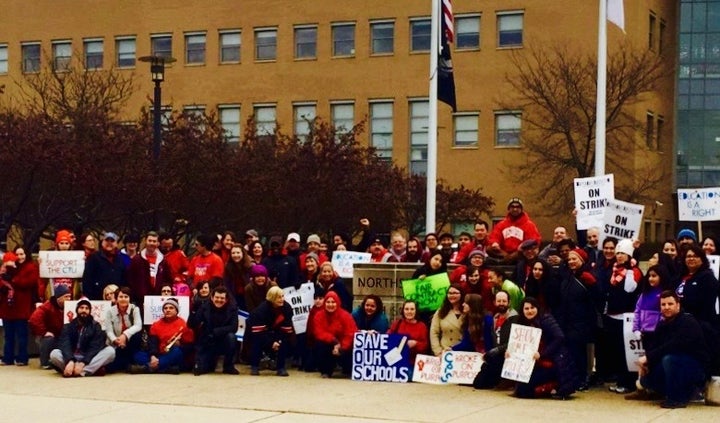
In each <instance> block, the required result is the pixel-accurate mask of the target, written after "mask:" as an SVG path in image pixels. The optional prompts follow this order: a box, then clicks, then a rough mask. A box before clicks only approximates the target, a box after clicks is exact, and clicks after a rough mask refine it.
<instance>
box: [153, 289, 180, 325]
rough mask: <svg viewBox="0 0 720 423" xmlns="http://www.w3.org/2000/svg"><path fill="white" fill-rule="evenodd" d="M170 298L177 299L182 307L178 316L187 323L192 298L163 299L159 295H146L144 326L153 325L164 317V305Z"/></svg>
mask: <svg viewBox="0 0 720 423" xmlns="http://www.w3.org/2000/svg"><path fill="white" fill-rule="evenodd" d="M168 298H175V299H176V300H177V302H178V304H179V305H180V310H179V311H178V316H180V317H182V318H183V320H185V322H187V320H188V316H190V297H161V296H159V295H146V296H145V299H144V300H143V306H144V310H143V324H146V325H152V324H153V323H155V322H156V321H157V320H158V319H160V318H162V317H163V311H162V308H163V303H165V300H167V299H168Z"/></svg>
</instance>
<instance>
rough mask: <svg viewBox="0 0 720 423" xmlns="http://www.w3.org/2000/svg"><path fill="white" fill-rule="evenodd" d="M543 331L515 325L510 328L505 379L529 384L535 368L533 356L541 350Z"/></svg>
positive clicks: (503, 375)
mask: <svg viewBox="0 0 720 423" xmlns="http://www.w3.org/2000/svg"><path fill="white" fill-rule="evenodd" d="M541 336H542V329H540V328H534V327H532V326H524V325H518V324H516V323H513V324H512V326H510V341H509V342H508V348H507V353H508V354H509V356H506V358H505V363H504V364H503V368H502V373H501V376H502V377H503V378H505V379H510V380H516V381H518V382H523V383H528V382H529V381H530V375H531V374H532V371H533V368H534V367H535V360H534V359H533V355H534V354H535V353H536V352H538V349H539V348H540V337H541Z"/></svg>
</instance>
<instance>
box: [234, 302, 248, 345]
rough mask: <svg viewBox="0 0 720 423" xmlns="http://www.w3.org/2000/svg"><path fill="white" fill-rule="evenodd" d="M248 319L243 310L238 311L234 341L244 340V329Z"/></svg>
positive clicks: (246, 313)
mask: <svg viewBox="0 0 720 423" xmlns="http://www.w3.org/2000/svg"><path fill="white" fill-rule="evenodd" d="M248 317H250V313H248V312H247V311H245V310H238V328H237V332H235V339H237V340H238V342H243V341H244V340H245V327H247V319H248Z"/></svg>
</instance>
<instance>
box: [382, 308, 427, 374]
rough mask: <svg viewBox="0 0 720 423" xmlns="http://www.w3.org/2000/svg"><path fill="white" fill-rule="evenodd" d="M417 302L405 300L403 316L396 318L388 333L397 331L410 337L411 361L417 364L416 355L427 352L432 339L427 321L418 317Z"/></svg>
mask: <svg viewBox="0 0 720 423" xmlns="http://www.w3.org/2000/svg"><path fill="white" fill-rule="evenodd" d="M417 308H418V307H417V303H416V302H415V301H405V302H404V303H403V305H402V317H401V318H399V319H397V320H395V321H394V322H393V324H392V325H390V329H388V332H387V333H396V334H398V335H405V336H407V337H408V341H407V346H408V348H410V363H411V364H412V365H415V357H417V355H418V354H425V353H426V352H427V349H428V346H430V341H429V340H428V328H427V326H425V323H423V322H422V321H420V320H418V319H417Z"/></svg>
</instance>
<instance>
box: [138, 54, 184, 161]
mask: <svg viewBox="0 0 720 423" xmlns="http://www.w3.org/2000/svg"><path fill="white" fill-rule="evenodd" d="M138 60H140V61H141V62H148V63H150V77H151V78H152V81H153V82H154V83H155V98H154V99H153V160H154V161H155V162H157V161H158V160H159V159H160V143H161V141H162V140H161V136H162V135H161V131H160V130H161V122H160V118H161V113H160V112H161V108H162V89H161V88H160V83H162V82H163V81H164V80H165V64H166V63H173V62H174V61H175V59H174V58H172V57H167V56H143V57H141V58H139V59H138Z"/></svg>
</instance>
